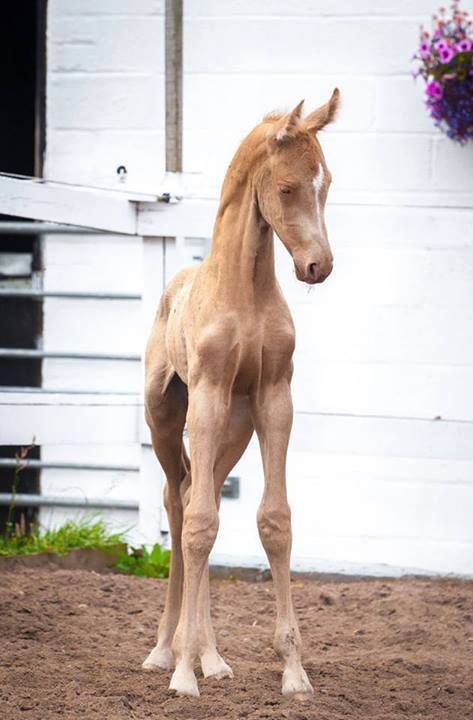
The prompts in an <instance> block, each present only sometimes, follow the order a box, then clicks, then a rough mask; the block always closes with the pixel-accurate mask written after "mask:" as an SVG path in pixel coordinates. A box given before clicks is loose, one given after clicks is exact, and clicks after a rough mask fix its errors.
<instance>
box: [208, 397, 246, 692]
mask: <svg viewBox="0 0 473 720" xmlns="http://www.w3.org/2000/svg"><path fill="white" fill-rule="evenodd" d="M252 434H253V423H252V420H251V415H250V411H249V402H248V398H246V397H236V398H234V399H233V402H232V408H231V415H230V420H229V424H228V428H227V431H226V433H225V440H224V442H223V443H222V445H221V447H220V450H219V452H218V456H217V460H216V463H215V471H214V484H215V493H216V499H217V504H218V505H219V504H220V493H221V490H222V485H223V483H224V482H225V479H226V477H227V475H228V474H229V473H230V472H231V471H232V469H233V468H234V467H235V465H236V463H237V462H238V461H239V459H240V458H241V456H242V455H243V453H244V451H245V450H246V447H247V446H248V443H249V441H250V438H251V436H252ZM199 625H200V627H201V648H200V652H199V657H200V664H201V667H202V672H203V674H204V677H216V678H219V679H220V678H225V677H233V671H232V669H231V667H230V666H229V665H227V663H226V662H225V660H224V659H223V658H222V657H221V655H220V654H219V652H218V650H217V646H216V640H215V633H214V630H213V627H212V620H211V616H210V595H209V573H208V568H206V569H205V570H204V572H203V575H202V581H201V584H200V589H199Z"/></svg>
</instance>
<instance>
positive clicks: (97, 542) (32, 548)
mask: <svg viewBox="0 0 473 720" xmlns="http://www.w3.org/2000/svg"><path fill="white" fill-rule="evenodd" d="M124 542H125V540H124V536H123V533H119V532H117V533H111V532H110V531H109V530H108V529H107V526H106V524H105V522H104V520H103V519H102V518H101V517H97V515H86V516H84V517H82V518H81V519H80V520H69V521H68V522H66V523H64V525H61V527H58V528H56V529H54V530H40V529H39V528H36V527H32V528H31V529H30V532H28V533H27V532H25V529H24V528H23V527H21V526H18V525H17V527H16V528H15V530H14V531H13V532H12V533H11V534H9V535H6V536H5V537H1V536H0V556H7V557H13V556H16V555H32V554H35V553H41V552H51V553H54V554H56V555H66V554H67V553H68V552H69V551H70V550H76V549H78V548H94V549H96V550H107V549H110V548H111V547H113V546H116V545H119V544H121V543H124Z"/></svg>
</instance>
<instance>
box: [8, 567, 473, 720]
mask: <svg viewBox="0 0 473 720" xmlns="http://www.w3.org/2000/svg"><path fill="white" fill-rule="evenodd" d="M293 585H294V597H295V604H296V608H297V613H298V617H299V619H300V625H301V630H302V634H303V638H304V642H305V653H304V654H305V666H306V669H307V671H308V674H309V677H310V678H311V681H312V683H313V685H314V687H315V694H314V697H313V699H312V700H311V701H310V702H309V703H308V704H306V705H303V704H300V703H299V704H297V703H295V702H294V701H289V700H287V699H283V698H282V697H281V695H280V676H281V664H280V662H279V660H278V659H277V658H276V657H275V655H274V653H273V651H272V649H271V638H272V630H273V622H274V602H273V590H272V584H271V583H270V582H261V583H247V582H243V581H234V582H232V581H229V580H218V581H217V580H214V581H212V598H213V616H214V620H215V626H216V631H217V637H218V642H219V647H220V650H221V652H222V654H223V655H224V657H225V658H226V659H227V660H228V661H229V662H230V664H231V665H232V667H233V670H234V672H235V679H234V680H224V681H220V682H217V681H215V680H204V679H203V678H201V677H200V673H199V683H200V690H201V698H200V699H199V700H194V699H187V698H178V697H173V696H172V695H170V694H169V693H168V691H167V686H168V682H169V674H168V673H165V672H162V673H151V674H149V673H144V672H143V671H142V670H141V669H140V664H141V661H142V660H143V659H144V657H145V655H146V654H147V652H148V651H149V649H150V648H151V647H152V645H153V640H154V634H155V625H156V618H157V615H158V612H159V611H160V610H161V608H162V604H163V598H164V591H165V581H156V580H147V579H143V580H142V579H137V578H131V577H126V576H123V575H112V574H103V575H101V574H98V573H95V572H88V571H80V570H76V571H67V570H57V571H51V570H46V569H19V570H16V571H10V572H3V573H2V575H1V576H0V648H1V652H0V717H1V718H2V720H14V719H15V720H16V719H17V718H28V720H29V719H30V718H31V720H45V719H46V718H74V720H75V719H76V718H77V719H81V718H87V719H88V718H100V719H104V718H106V719H107V720H122V718H123V719H124V718H127V720H129V719H132V720H138V719H140V718H156V719H158V720H159V719H160V718H173V719H174V718H175V719H176V720H178V719H179V720H187V719H191V718H192V720H204V719H205V720H213V719H214V718H215V719H217V718H218V720H220V719H222V718H225V719H227V718H228V719H229V720H237V719H238V720H239V719H240V718H245V719H247V720H256V719H258V720H262V719H263V718H271V719H275V718H277V719H278V720H281V719H283V718H287V719H288V720H315V719H317V720H339V719H342V718H343V719H345V720H346V719H348V718H350V719H351V720H352V719H354V720H358V719H359V720H371V719H374V718H376V719H377V720H378V719H381V718H382V720H394V719H395V718H396V720H397V718H404V719H405V718H409V720H416V719H417V718H419V719H420V718H422V719H423V720H437V719H438V720H440V719H442V720H443V719H444V718H445V719H447V718H448V719H449V720H467V719H468V720H471V719H472V718H473V583H467V582H460V581H450V580H448V581H447V580H445V581H438V580H437V581H429V580H401V581H381V580H379V581H372V580H370V581H360V582H358V581H357V582H344V581H342V582H331V583H328V582H324V583H321V582H318V581H317V582H316V581H313V580H309V581H300V580H299V581H295V582H294V583H293Z"/></svg>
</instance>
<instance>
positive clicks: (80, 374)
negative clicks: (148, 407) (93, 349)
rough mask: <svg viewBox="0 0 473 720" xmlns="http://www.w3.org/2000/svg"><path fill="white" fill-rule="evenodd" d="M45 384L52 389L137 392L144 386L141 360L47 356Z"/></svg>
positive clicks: (44, 368) (43, 373)
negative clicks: (77, 358) (142, 384)
mask: <svg viewBox="0 0 473 720" xmlns="http://www.w3.org/2000/svg"><path fill="white" fill-rule="evenodd" d="M42 377H43V387H45V388H48V389H49V390H76V391H81V390H85V391H89V392H92V391H93V392H113V393H120V392H121V393H123V392H133V391H135V392H137V391H138V390H139V389H140V388H141V366H140V363H139V362H135V361H124V360H74V359H70V358H67V359H62V358H45V359H44V360H43V365H42Z"/></svg>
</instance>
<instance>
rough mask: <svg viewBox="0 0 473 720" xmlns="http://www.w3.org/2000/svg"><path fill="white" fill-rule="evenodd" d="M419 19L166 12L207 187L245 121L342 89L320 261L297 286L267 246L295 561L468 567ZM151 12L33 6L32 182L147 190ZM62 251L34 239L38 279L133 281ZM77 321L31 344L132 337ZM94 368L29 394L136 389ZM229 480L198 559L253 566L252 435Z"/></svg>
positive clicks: (468, 157)
mask: <svg viewBox="0 0 473 720" xmlns="http://www.w3.org/2000/svg"><path fill="white" fill-rule="evenodd" d="M432 8H433V5H432V2H431V0H414V1H412V0H411V1H409V2H407V0H398V1H397V2H391V1H389V0H381V1H380V0H378V1H377V2H374V0H360V1H359V2H356V3H355V2H354V1H349V0H343V1H340V2H337V3H332V2H328V0H321V2H317V3H315V2H309V1H308V0H298V1H297V2H292V3H287V2H282V0H272V1H271V2H269V1H263V0H260V1H259V2H250V0H226V1H225V2H216V1H215V0H187V2H186V3H185V12H186V18H185V53H184V63H185V85H184V126H185V133H184V155H185V170H186V171H188V172H196V173H203V175H204V178H203V179H202V187H203V188H204V187H205V188H206V192H208V191H209V188H210V194H212V193H215V188H216V187H217V186H218V184H219V183H220V180H221V177H222V175H223V172H224V170H225V167H226V165H227V164H228V162H229V160H230V159H231V156H232V154H233V151H234V149H235V148H236V146H237V144H238V142H239V141H240V139H241V138H242V136H243V135H244V134H245V133H246V132H247V131H248V130H249V129H250V128H251V127H252V126H253V125H254V124H255V123H256V122H257V120H258V119H259V118H260V117H261V116H262V115H263V114H264V113H265V112H267V111H268V110H271V109H274V108H277V107H290V106H291V105H295V104H296V103H297V102H298V101H299V100H300V99H301V98H302V97H305V98H306V103H307V107H308V109H312V108H313V107H314V106H316V105H317V104H319V103H321V102H324V101H325V100H326V99H327V98H328V96H329V94H330V92H331V90H332V88H333V87H334V86H335V85H338V86H339V87H340V89H341V91H342V95H343V99H344V104H343V108H342V112H341V114H340V121H339V122H338V123H337V125H336V126H334V127H333V128H331V129H330V130H328V131H327V132H325V133H324V135H323V138H322V143H323V147H324V149H325V152H326V157H327V161H328V164H329V166H330V168H331V170H332V173H333V176H334V185H333V191H331V192H332V198H333V201H334V202H332V203H331V204H330V206H329V207H328V209H327V224H328V229H329V234H330V237H331V242H332V246H333V250H334V253H335V271H334V273H333V275H332V276H331V278H330V279H329V281H327V283H326V284H324V285H323V286H321V287H317V288H316V289H315V290H314V291H313V292H311V293H310V294H309V293H307V290H306V289H305V288H303V287H301V286H300V285H298V284H297V283H296V281H295V278H294V275H293V271H292V263H291V262H290V259H289V258H288V257H287V256H286V255H285V254H284V252H283V251H282V250H281V251H280V252H279V253H278V260H277V262H278V272H279V276H280V279H281V282H282V285H283V288H284V291H285V293H286V296H287V298H288V300H289V302H290V305H291V308H292V311H293V313H294V317H295V321H296V327H297V334H298V346H297V353H296V364H295V378H294V397H295V409H296V418H295V427H294V433H293V439H292V444H291V449H290V455H289V467H288V479H289V488H290V495H291V501H292V506H293V520H294V528H295V532H294V552H293V556H294V565H295V566H297V567H313V568H321V569H362V570H365V569H369V570H371V571H372V570H373V569H376V568H379V567H380V566H381V565H383V564H388V565H389V566H391V568H394V567H407V568H417V569H423V570H428V571H436V572H442V573H448V572H457V573H470V574H473V523H472V522H471V517H472V509H473V339H472V332H471V330H472V320H473V317H472V307H473V304H472V299H473V290H472V287H473V260H472V258H473V254H472V251H473V230H472V228H473V222H472V221H473V201H472V197H473V172H472V168H473V163H472V160H473V152H472V147H467V148H461V147H457V146H455V145H453V144H452V143H451V141H449V140H447V139H446V138H444V137H443V136H442V135H440V134H439V133H438V132H437V131H436V130H435V128H434V127H433V126H432V124H431V122H430V120H429V119H428V118H427V116H426V114H425V111H424V109H423V106H422V88H421V86H420V84H419V85H416V84H414V82H413V81H412V79H411V77H410V57H411V55H412V53H413V51H414V48H415V46H416V42H417V34H418V26H419V24H420V23H421V22H424V21H426V20H427V18H428V16H429V14H430V13H431V12H432ZM162 12H163V3H162V2H158V1H156V2H154V1H153V0H141V1H140V2H134V3H129V2H125V1H124V0H109V1H105V0H104V1H102V2H100V3H94V2H92V1H91V0H90V2H89V1H86V0H82V1H79V0H50V9H49V13H50V19H49V40H48V53H49V55H48V58H49V72H48V101H47V102H48V138H47V158H46V169H47V175H48V177H50V178H53V179H62V180H70V181H73V182H81V183H85V184H102V185H103V184H105V185H108V186H110V185H113V184H114V183H115V170H116V167H117V166H118V165H119V164H126V165H127V167H128V169H129V176H130V177H129V183H131V184H132V185H133V186H134V187H148V186H150V185H152V184H153V183H156V182H157V181H158V179H159V178H160V176H161V174H162V170H163V158H164V152H163V118H164V114H163V16H162ZM63 240H64V239H63ZM63 240H61V239H55V240H54V241H53V242H54V243H55V244H51V239H49V240H48V245H47V252H48V255H47V258H48V261H47V263H46V274H45V282H47V283H49V284H50V287H51V288H53V287H54V286H56V287H57V283H61V282H64V283H65V284H66V285H68V286H69V287H71V286H72V285H73V286H74V287H77V286H79V285H80V287H85V286H87V285H88V283H89V282H92V283H94V284H95V286H96V287H97V286H100V287H101V289H104V288H106V287H112V286H113V287H117V286H118V285H119V286H120V287H127V286H130V287H131V286H133V287H138V286H140V285H141V279H140V271H139V266H140V262H141V261H140V259H139V252H140V250H139V248H138V243H137V244H136V245H133V244H132V243H133V241H131V242H130V244H129V245H127V244H126V242H125V241H123V240H117V248H121V249H122V250H123V252H124V253H125V255H123V257H122V258H120V257H118V256H117V252H116V251H115V248H111V247H109V245H107V244H103V242H102V240H100V242H94V241H93V240H92V239H91V238H89V239H87V240H86V241H84V243H83V242H82V240H80V241H78V240H73V239H71V238H68V239H67V241H63ZM110 242H112V243H113V242H115V241H110ZM125 248H126V250H125ZM98 256H100V260H97V259H96V258H97V257H98ZM167 261H168V265H167V269H168V273H170V272H171V265H172V270H173V271H174V269H175V267H176V266H178V265H179V264H180V263H181V262H182V255H180V256H179V259H178V260H176V257H174V258H173V255H172V251H171V247H169V252H168V253H167ZM56 263H57V267H56V270H54V266H55V264H56ZM125 265H126V267H125ZM99 267H100V269H98V268H99ZM54 272H55V274H53V273H54ZM159 272H160V268H156V273H157V276H158V275H159ZM149 282H150V279H149V277H148V279H147V283H148V284H149ZM156 282H160V279H158V277H157V279H156ZM122 283H123V285H122ZM81 312H83V313H84V314H83V315H81V318H82V319H81V320H80V323H79V324H80V325H84V327H77V328H74V332H73V333H66V336H63V337H61V328H62V327H63V326H64V324H65V323H66V322H70V321H71V320H70V319H71V318H72V317H73V316H74V317H77V316H76V315H74V308H73V307H72V306H71V304H70V303H57V302H55V303H48V305H47V306H46V325H45V328H46V333H45V343H46V344H48V343H49V344H50V346H52V344H53V340H54V343H56V344H58V345H64V344H65V345H67V346H68V347H72V346H74V347H77V348H79V347H88V346H91V345H94V346H96V345H97V344H98V345H100V347H103V346H105V345H107V346H108V345H110V346H113V347H117V348H121V349H125V348H131V347H135V348H136V347H138V345H139V337H138V334H137V332H136V327H137V326H136V325H134V323H133V313H135V312H136V308H135V307H134V306H132V305H129V306H128V307H125V306H124V307H123V308H122V310H121V311H120V313H119V317H120V328H121V330H122V333H121V334H118V335H117V334H116V333H115V332H114V330H113V320H114V318H115V317H117V316H118V313H117V312H116V308H115V307H112V306H107V307H105V306H104V307H103V308H101V309H100V308H98V307H97V306H96V305H94V306H93V307H92V306H89V307H88V308H86V309H84V310H83V311H81ZM87 313H89V314H87ZM68 318H69V320H68ZM90 323H93V327H98V328H99V330H97V333H94V332H92V331H91V326H90ZM68 327H70V325H68ZM98 345H97V346H98ZM102 370H103V371H104V372H103V373H98V372H95V371H94V368H93V367H92V366H90V365H89V366H88V369H87V370H86V369H85V367H84V366H83V365H76V366H74V365H73V364H71V362H70V361H69V362H66V361H65V362H64V363H60V364H58V363H56V365H54V363H53V362H48V363H47V364H46V375H45V383H46V382H48V383H50V384H51V385H53V386H54V387H59V386H61V383H63V385H67V386H68V387H69V388H70V387H72V386H73V387H76V388H77V387H80V386H82V383H83V382H87V384H90V386H91V388H92V387H93V388H97V384H101V383H102V382H103V383H104V384H105V385H106V386H107V389H113V390H116V389H117V386H118V385H120V386H122V385H123V387H125V386H126V387H127V388H128V389H132V390H138V389H139V382H138V374H137V373H136V368H132V367H125V366H124V365H123V364H122V365H120V367H118V365H116V364H115V365H113V366H110V367H105V366H102ZM115 451H116V450H114V449H113V448H110V446H108V449H107V450H105V448H103V449H102V452H103V453H104V455H103V457H105V456H106V457H109V458H110V457H113V456H114V454H115ZM84 452H88V450H85V451H84ZM145 454H146V453H145ZM146 462H147V463H148V465H149V458H148V460H147V461H146ZM236 472H237V473H238V474H239V476H240V478H241V498H240V500H239V501H225V502H224V503H223V505H222V520H221V531H220V534H219V538H218V540H217V544H216V547H215V554H214V557H215V558H216V559H219V558H220V559H222V558H223V559H225V560H227V561H228V560H229V561H231V562H237V563H241V562H252V561H254V560H255V559H257V560H260V559H261V558H262V549H261V546H260V544H259V540H258V538H257V533H256V528H255V521H254V517H255V513H256V507H257V503H258V500H259V497H260V494H261V487H262V479H261V467H260V462H259V459H258V453H257V448H256V445H255V444H253V446H252V447H251V449H250V450H249V451H248V453H247V455H246V456H245V459H244V460H242V462H241V463H240V465H239V466H238V468H237V470H236ZM158 477H159V475H158V474H157V478H158ZM51 482H52V481H51ZM80 487H81V488H82V487H83V486H82V485H81V486H80ZM156 518H157V516H156V517H155V521H156V522H157V520H156ZM391 571H392V570H391Z"/></svg>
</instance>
